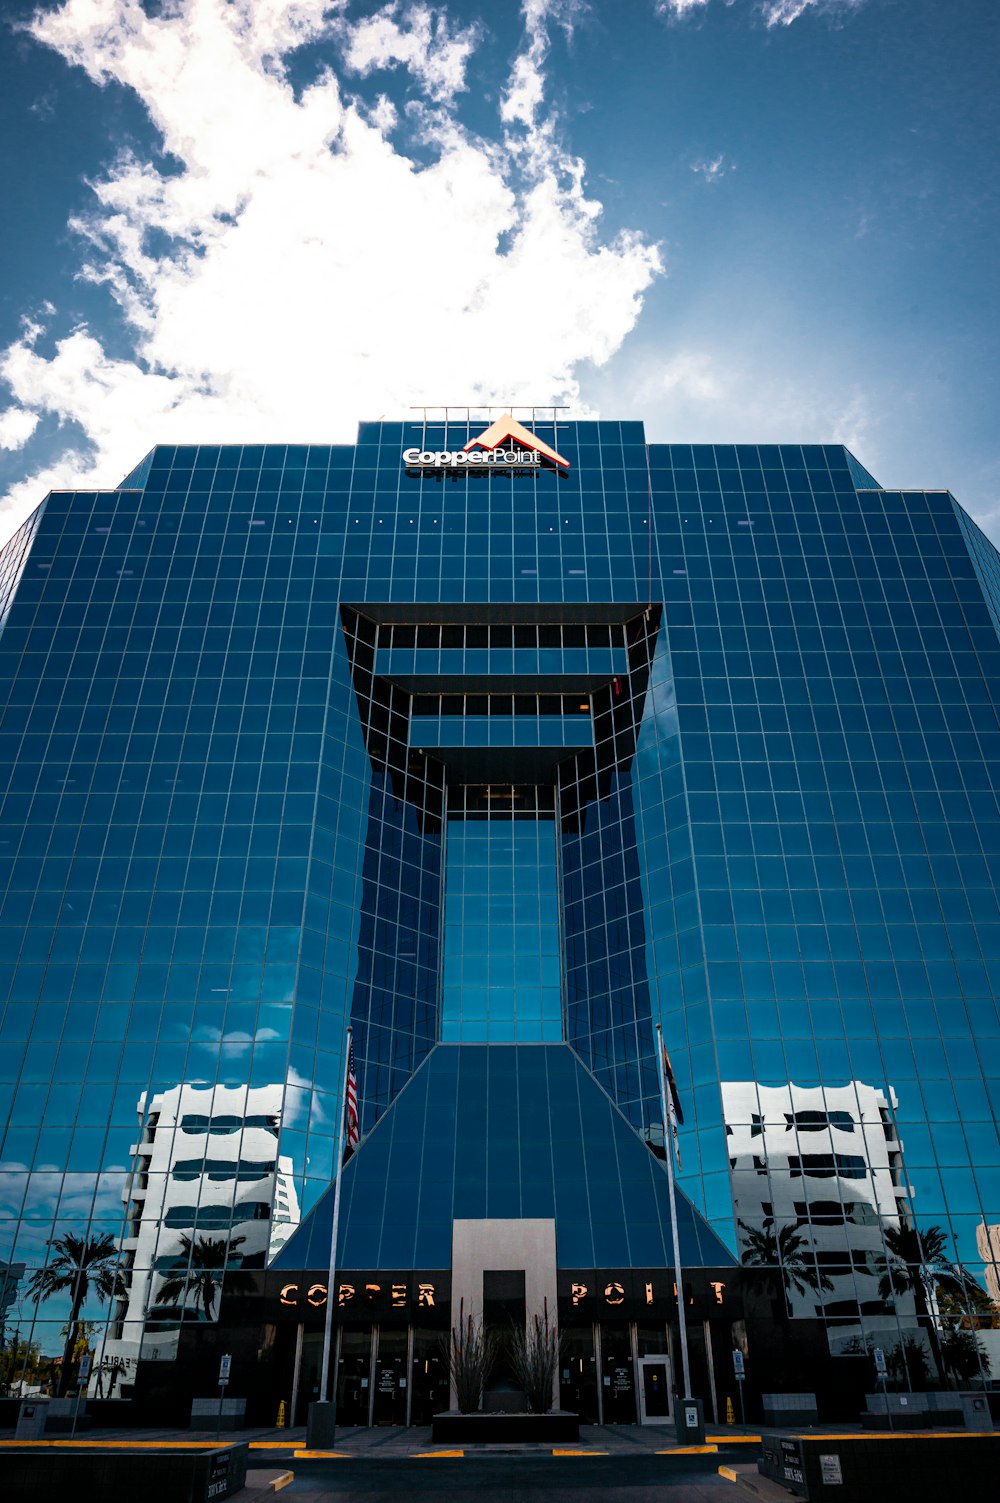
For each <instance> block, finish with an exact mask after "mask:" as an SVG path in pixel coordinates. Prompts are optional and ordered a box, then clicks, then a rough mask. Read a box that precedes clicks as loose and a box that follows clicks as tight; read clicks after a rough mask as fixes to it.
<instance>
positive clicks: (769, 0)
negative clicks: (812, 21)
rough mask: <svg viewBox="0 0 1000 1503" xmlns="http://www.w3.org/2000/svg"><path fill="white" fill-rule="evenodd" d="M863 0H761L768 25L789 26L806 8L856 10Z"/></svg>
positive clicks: (803, 13) (863, 2) (862, 3)
mask: <svg viewBox="0 0 1000 1503" xmlns="http://www.w3.org/2000/svg"><path fill="white" fill-rule="evenodd" d="M864 4H865V0H761V7H760V8H761V10H762V11H763V13H764V20H765V21H766V22H767V24H768V26H791V24H792V22H793V21H797V20H798V19H799V17H800V16H803V15H805V13H806V11H807V10H821V11H823V10H826V11H838V10H857V9H858V8H859V7H860V6H862V5H864Z"/></svg>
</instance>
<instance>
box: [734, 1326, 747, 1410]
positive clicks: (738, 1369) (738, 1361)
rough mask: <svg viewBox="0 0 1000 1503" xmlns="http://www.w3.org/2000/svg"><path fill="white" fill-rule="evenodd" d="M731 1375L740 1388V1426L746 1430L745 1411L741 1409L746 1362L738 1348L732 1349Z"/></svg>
mask: <svg viewBox="0 0 1000 1503" xmlns="http://www.w3.org/2000/svg"><path fill="white" fill-rule="evenodd" d="M733 1373H734V1375H735V1378H736V1381H737V1383H738V1384H739V1388H740V1424H741V1425H742V1426H743V1428H744V1429H745V1428H746V1422H747V1417H746V1410H745V1409H744V1407H743V1379H744V1378H745V1377H746V1375H747V1370H746V1360H745V1359H744V1356H743V1353H742V1352H741V1351H740V1349H739V1347H738V1346H735V1347H733Z"/></svg>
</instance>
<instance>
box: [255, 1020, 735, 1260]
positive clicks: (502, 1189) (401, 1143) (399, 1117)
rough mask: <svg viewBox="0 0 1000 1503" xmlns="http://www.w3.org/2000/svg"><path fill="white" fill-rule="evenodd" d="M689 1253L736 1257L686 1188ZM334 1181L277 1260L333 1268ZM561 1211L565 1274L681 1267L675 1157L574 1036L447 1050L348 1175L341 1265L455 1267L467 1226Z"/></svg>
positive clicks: (408, 1091)
mask: <svg viewBox="0 0 1000 1503" xmlns="http://www.w3.org/2000/svg"><path fill="white" fill-rule="evenodd" d="M677 1212H678V1219H679V1223H680V1225H679V1233H680V1246H681V1260H682V1262H683V1264H684V1265H685V1267H691V1268H694V1267H712V1268H720V1267H726V1266H732V1265H733V1264H734V1263H735V1259H734V1257H733V1255H732V1253H731V1252H730V1251H729V1249H728V1248H727V1247H726V1246H725V1244H724V1243H723V1242H722V1241H720V1239H719V1238H718V1237H717V1236H716V1234H715V1233H714V1232H713V1231H712V1229H711V1227H710V1226H709V1224H708V1222H707V1221H706V1220H705V1219H704V1217H702V1216H701V1215H700V1213H699V1212H698V1211H697V1210H695V1208H694V1206H693V1205H692V1204H691V1202H690V1201H689V1200H688V1199H687V1198H686V1197H685V1196H684V1195H683V1194H681V1193H680V1192H679V1191H678V1195H677ZM332 1216H333V1187H332V1186H331V1188H330V1189H329V1190H328V1191H327V1192H326V1194H325V1195H324V1196H323V1198H322V1199H321V1200H320V1201H319V1202H318V1203H317V1204H316V1206H315V1207H314V1208H313V1210H312V1211H311V1212H310V1214H309V1215H308V1216H307V1217H306V1218H305V1220H304V1221H303V1222H302V1225H301V1226H300V1227H299V1229H298V1231H297V1232H295V1233H294V1235H293V1236H292V1237H290V1238H289V1240H288V1242H287V1243H286V1244H285V1246H284V1247H283V1248H282V1250H281V1252H280V1253H279V1254H278V1256H277V1258H276V1259H275V1261H274V1263H273V1264H272V1265H271V1266H272V1267H273V1268H276V1269H282V1270H283V1269H296V1270H301V1269H314V1268H323V1267H325V1266H326V1264H327V1262H328V1260H329V1248H330V1228H331V1221H332ZM532 1217H534V1218H552V1219H554V1220H555V1224H556V1257H557V1263H558V1266H559V1267H560V1268H595V1267H596V1268H608V1267H618V1268H668V1267H672V1266H673V1261H674V1259H673V1251H672V1239H671V1226H670V1208H669V1200H668V1194H667V1175H666V1170H665V1168H664V1166H663V1164H662V1163H661V1162H660V1160H658V1159H657V1158H656V1157H654V1155H653V1154H652V1153H651V1152H650V1150H649V1149H648V1148H647V1146H646V1144H645V1143H644V1142H643V1141H642V1139H641V1138H640V1137H639V1135H638V1133H637V1132H636V1131H635V1129H634V1128H633V1127H632V1126H631V1124H630V1123H629V1122H628V1121H627V1119H626V1118H625V1117H624V1116H623V1115H622V1113H621V1112H620V1111H619V1110H618V1108H617V1107H616V1106H615V1104H614V1103H613V1101H612V1100H611V1098H610V1097H609V1096H608V1095H607V1094H606V1093H605V1091H604V1090H603V1089H602V1088H601V1086H600V1085H599V1084H598V1083H597V1081H596V1080H595V1079H594V1077H593V1075H591V1073H590V1071H589V1070H588V1069H587V1068H586V1066H585V1065H583V1064H582V1062H581V1061H580V1059H579V1057H578V1055H577V1054H576V1053H575V1051H574V1050H573V1049H572V1048H571V1047H570V1046H569V1045H567V1044H509V1045H497V1044H490V1045H481V1044H438V1045H437V1046H436V1047H435V1048H434V1049H433V1050H432V1051H431V1053H430V1054H429V1055H428V1057H427V1058H426V1059H425V1060H424V1061H423V1063H422V1064H421V1065H420V1067H419V1068H418V1069H417V1071H416V1072H415V1074H414V1075H413V1077H412V1078H411V1080H410V1081H409V1082H408V1084H407V1085H406V1086H405V1087H404V1088H403V1090H402V1091H401V1092H400V1094H399V1095H398V1096H397V1097H396V1099H395V1100H394V1101H393V1103H392V1105H391V1106H389V1107H388V1108H387V1110H386V1111H385V1112H384V1114H383V1115H382V1117H381V1118H380V1120H379V1121H378V1123H377V1124H376V1126H375V1127H374V1128H373V1129H372V1131H371V1132H370V1133H369V1134H368V1135H367V1137H366V1138H365V1139H364V1141H363V1142H362V1144H361V1147H360V1148H359V1149H358V1151H357V1153H356V1154H355V1155H354V1157H353V1158H352V1159H351V1160H350V1162H349V1163H348V1164H347V1166H346V1168H345V1169H344V1182H343V1190H342V1200H341V1219H340V1235H339V1239H338V1242H339V1247H338V1254H337V1264H338V1267H341V1268H391V1269H420V1268H423V1269H427V1268H449V1267H450V1266H451V1254H452V1223H453V1222H454V1221H462V1220H475V1219H480V1218H489V1219H496V1220H504V1219H510V1220H520V1219H524V1218H532Z"/></svg>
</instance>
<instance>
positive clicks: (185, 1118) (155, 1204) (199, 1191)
mask: <svg viewBox="0 0 1000 1503" xmlns="http://www.w3.org/2000/svg"><path fill="white" fill-rule="evenodd" d="M283 1089H284V1088H283V1086H281V1085H272V1086H260V1087H246V1086H197V1085H180V1086H176V1087H175V1088H174V1089H173V1090H170V1091H163V1092H160V1093H158V1094H156V1095H153V1096H150V1097H148V1099H147V1097H146V1095H145V1093H144V1094H143V1095H142V1096H141V1097H140V1098H139V1105H138V1112H139V1134H138V1141H137V1142H136V1143H135V1144H134V1145H133V1147H132V1150H131V1152H132V1171H131V1174H130V1176H129V1180H128V1182H127V1184H126V1188H125V1191H124V1194H123V1199H124V1200H125V1202H126V1223H125V1232H124V1236H123V1239H122V1245H121V1246H122V1268H123V1271H124V1273H125V1276H126V1280H127V1282H128V1286H129V1288H128V1297H127V1299H126V1300H124V1301H123V1302H122V1303H121V1305H120V1306H119V1308H118V1310H117V1311H116V1313H115V1316H114V1319H113V1321H112V1323H111V1325H110V1326H109V1331H108V1339H107V1340H106V1341H105V1342H104V1343H103V1346H102V1348H101V1351H100V1353H99V1356H98V1359H97V1360H96V1361H95V1364H94V1368H95V1374H94V1378H93V1379H92V1380H91V1385H90V1392H91V1393H92V1394H93V1393H95V1392H96V1386H97V1373H98V1370H99V1369H100V1368H101V1365H102V1362H103V1365H104V1374H103V1383H104V1388H105V1391H106V1390H107V1387H108V1386H109V1381H110V1380H109V1369H110V1371H111V1372H114V1371H115V1369H117V1370H118V1373H119V1381H124V1382H126V1383H127V1382H129V1381H130V1379H131V1377H132V1376H133V1374H134V1368H135V1363H136V1362H137V1360H138V1358H139V1356H140V1355H141V1356H142V1357H143V1359H145V1360H160V1361H164V1360H171V1359H172V1358H173V1357H174V1356H176V1353H177V1344H178V1339H179V1330H180V1323H181V1319H182V1317H183V1318H185V1319H188V1320H195V1319H205V1318H206V1316H205V1312H204V1310H203V1309H201V1308H200V1307H199V1305H198V1303H197V1301H196V1296H195V1293H194V1291H193V1290H191V1291H190V1293H189V1294H188V1296H187V1298H186V1299H185V1298H184V1296H183V1295H181V1296H179V1297H178V1298H177V1299H176V1300H174V1301H170V1302H169V1303H165V1302H164V1301H163V1300H162V1298H158V1296H160V1295H161V1291H162V1290H163V1287H164V1284H165V1282H166V1280H167V1279H168V1278H170V1277H172V1276H176V1275H177V1274H178V1272H181V1273H183V1270H184V1268H185V1267H186V1262H185V1259H184V1243H183V1240H182V1239H184V1238H187V1239H188V1241H189V1242H190V1243H193V1244H194V1245H195V1246H199V1245H200V1246H202V1247H205V1246H206V1245H207V1244H209V1243H212V1244H216V1248H217V1252H218V1254H220V1255H223V1256H225V1262H226V1267H227V1268H229V1269H233V1270H235V1269H240V1268H264V1267H265V1266H266V1265H267V1263H268V1262H269V1261H270V1260H271V1258H273V1256H274V1255H275V1253H276V1252H277V1251H278V1250H279V1248H281V1247H282V1246H284V1244H285V1242H286V1241H287V1240H288V1238H289V1237H290V1236H291V1234H292V1232H293V1231H294V1230H295V1228H296V1227H297V1226H298V1224H299V1219H300V1214H299V1201H298V1195H297V1193H296V1189H295V1181H294V1177H293V1169H292V1161H291V1159H290V1158H288V1157H287V1156H284V1155H279V1153H278V1134H279V1129H280V1125H281V1105H282V1097H283ZM212 1251H213V1252H215V1251H216V1249H212ZM220 1262H221V1258H220ZM221 1275H222V1270H221V1267H220V1270H219V1275H218V1279H217V1282H219V1283H221ZM218 1312H219V1299H218V1296H217V1297H216V1300H215V1303H214V1308H213V1310H212V1314H211V1319H213V1320H215V1319H217V1318H218Z"/></svg>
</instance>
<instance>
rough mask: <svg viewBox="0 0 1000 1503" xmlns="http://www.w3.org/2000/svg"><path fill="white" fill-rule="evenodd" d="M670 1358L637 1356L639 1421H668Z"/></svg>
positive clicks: (645, 1423) (656, 1422) (643, 1423)
mask: <svg viewBox="0 0 1000 1503" xmlns="http://www.w3.org/2000/svg"><path fill="white" fill-rule="evenodd" d="M670 1409H671V1404H670V1358H669V1357H667V1356H665V1355H664V1356H657V1357H640V1358H639V1423H640V1424H641V1425H667V1424H669V1423H670Z"/></svg>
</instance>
